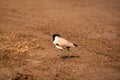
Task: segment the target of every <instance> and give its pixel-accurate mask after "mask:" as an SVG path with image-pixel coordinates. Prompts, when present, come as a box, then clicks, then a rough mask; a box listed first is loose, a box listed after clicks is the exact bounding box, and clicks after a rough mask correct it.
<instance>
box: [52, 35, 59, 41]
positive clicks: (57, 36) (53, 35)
mask: <svg viewBox="0 0 120 80" xmlns="http://www.w3.org/2000/svg"><path fill="white" fill-rule="evenodd" d="M52 37H53V41H54V40H55V37H60V35H59V34H53V35H52Z"/></svg>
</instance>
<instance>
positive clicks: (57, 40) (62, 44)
mask: <svg viewBox="0 0 120 80" xmlns="http://www.w3.org/2000/svg"><path fill="white" fill-rule="evenodd" d="M52 39H53V44H54V45H55V47H56V48H57V49H59V50H64V49H67V50H68V52H69V49H70V48H71V47H77V46H78V45H77V44H74V43H72V42H70V41H68V40H66V39H65V38H62V37H61V35H59V34H53V35H52Z"/></svg>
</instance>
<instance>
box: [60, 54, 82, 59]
mask: <svg viewBox="0 0 120 80" xmlns="http://www.w3.org/2000/svg"><path fill="white" fill-rule="evenodd" d="M60 58H62V59H70V58H80V56H74V55H61V56H60Z"/></svg>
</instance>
